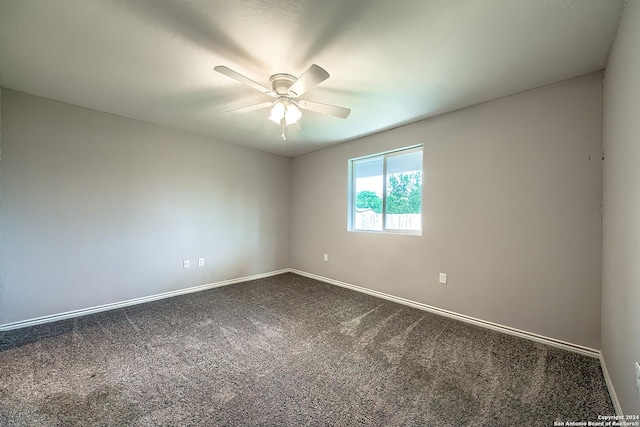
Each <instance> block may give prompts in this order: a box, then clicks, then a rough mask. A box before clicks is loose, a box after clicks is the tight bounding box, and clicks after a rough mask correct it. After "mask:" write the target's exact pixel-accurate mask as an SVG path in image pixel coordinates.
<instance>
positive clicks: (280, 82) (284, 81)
mask: <svg viewBox="0 0 640 427" xmlns="http://www.w3.org/2000/svg"><path fill="white" fill-rule="evenodd" d="M296 80H298V79H297V78H295V77H294V76H292V75H291V74H285V73H278V74H274V75H272V76H271V77H270V78H269V83H271V88H272V89H273V91H274V92H275V93H276V94H278V95H290V96H297V94H296V93H293V92H291V93H289V88H290V87H291V85H292V84H294V83H295V82H296Z"/></svg>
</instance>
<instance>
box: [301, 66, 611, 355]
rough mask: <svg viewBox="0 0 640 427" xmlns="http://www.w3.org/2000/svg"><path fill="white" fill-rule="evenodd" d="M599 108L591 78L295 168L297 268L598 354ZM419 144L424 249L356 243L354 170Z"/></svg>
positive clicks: (357, 144)
mask: <svg viewBox="0 0 640 427" xmlns="http://www.w3.org/2000/svg"><path fill="white" fill-rule="evenodd" d="M601 95H602V73H594V74H590V75H587V76H583V77H579V78H575V79H571V80H568V81H564V82H561V83H558V84H555V85H552V86H547V87H544V88H540V89H536V90H532V91H528V92H524V93H520V94H516V95H513V96H510V97H506V98H502V99H499V100H496V101H492V102H488V103H484V104H481V105H477V106H474V107H470V108H467V109H464V110H460V111H456V112H453V113H450V114H446V115H443V116H439V117H436V118H432V119H427V120H424V121H421V122H418V123H414V124H410V125H407V126H404V127H400V128H397V129H394V130H391V131H388V132H384V133H380V134H376V135H373V136H369V137H365V138H362V139H359V140H356V141H352V142H348V143H345V144H340V145H337V146H334V147H331V148H328V149H325V150H322V151H317V152H314V153H310V154H307V155H303V156H300V157H296V158H295V159H294V160H293V165H292V195H291V197H292V214H291V215H292V227H291V266H292V267H293V268H295V269H299V270H302V271H306V272H309V273H313V274H317V275H321V276H325V277H328V278H332V279H335V280H340V281H344V282H348V283H351V284H355V285H358V286H363V287H366V288H369V289H373V290H377V291H382V292H386V293H388V294H392V295H396V296H400V297H403V298H408V299H410V300H414V301H418V302H421V303H425V304H429V305H432V306H436V307H439V308H443V309H447V310H452V311H455V312H458V313H462V314H465V315H468V316H473V317H476V318H480V319H483V320H487V321H491V322H496V323H499V324H502V325H506V326H510V327H514V328H518V329H522V330H525V331H529V332H533V333H537V334H542V335H544V336H548V337H552V338H555V339H559V340H564V341H567V342H570V343H573V344H578V345H583V346H587V347H591V348H595V349H598V348H600V275H601V211H600V206H601V200H602V193H601V190H602V168H601V156H602V146H601V130H602V129H601V126H602V97H601ZM417 143H424V194H423V205H424V209H423V212H424V231H423V234H422V236H406V235H390V234H370V233H358V232H348V231H347V161H348V159H349V158H353V157H357V156H363V155H367V154H372V153H376V152H381V151H384V150H389V149H392V148H397V147H403V146H409V145H413V144H417ZM323 253H328V254H329V262H323ZM438 272H446V273H448V275H449V276H448V278H449V284H448V285H446V286H444V285H440V284H438Z"/></svg>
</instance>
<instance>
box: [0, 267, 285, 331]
mask: <svg viewBox="0 0 640 427" xmlns="http://www.w3.org/2000/svg"><path fill="white" fill-rule="evenodd" d="M289 271H290V269H288V268H285V269H282V270H276V271H270V272H268V273H261V274H254V275H253V276H246V277H239V278H236V279H229V280H223V281H221V282H215V283H207V284H205V285H199V286H193V287H191V288H185V289H178V290H175V291H169V292H163V293H161V294H156V295H150V296H147V297H141V298H134V299H130V300H126V301H121V302H114V303H111V304H104V305H98V306H95V307H90V308H83V309H80V310H73V311H67V312H64V313H59V314H53V315H49V316H42V317H37V318H35V319H28V320H22V321H19V322H13V323H6V324H4V325H0V331H9V330H12V329H19V328H26V327H28V326H35V325H41V324H43V323H49V322H56V321H58V320H64V319H70V318H73V317H80V316H86V315H87V314H93V313H99V312H101V311H107V310H114V309H118V308H123V307H129V306H131V305H137V304H142V303H145V302H151V301H156V300H159V299H164V298H170V297H174V296H177V295H184V294H190V293H193V292H199V291H204V290H207V289H212V288H219V287H221V286H227V285H233V284H234V283H241V282H248V281H250V280H256V279H262V278H264V277H270V276H276V275H278V274H282V273H288V272H289Z"/></svg>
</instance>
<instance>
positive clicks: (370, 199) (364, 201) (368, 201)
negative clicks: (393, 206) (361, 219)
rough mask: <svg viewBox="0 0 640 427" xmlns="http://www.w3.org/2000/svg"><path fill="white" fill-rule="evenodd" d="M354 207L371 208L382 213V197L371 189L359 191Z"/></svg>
mask: <svg viewBox="0 0 640 427" xmlns="http://www.w3.org/2000/svg"><path fill="white" fill-rule="evenodd" d="M356 208H358V209H371V210H372V211H374V212H375V213H377V214H379V213H382V197H380V196H378V195H377V194H376V193H374V192H373V191H366V190H365V191H361V192H359V193H358V194H357V196H356Z"/></svg>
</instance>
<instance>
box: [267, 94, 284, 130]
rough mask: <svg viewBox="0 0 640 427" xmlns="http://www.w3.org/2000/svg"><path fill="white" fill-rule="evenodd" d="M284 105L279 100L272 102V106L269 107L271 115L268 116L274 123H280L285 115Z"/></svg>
mask: <svg viewBox="0 0 640 427" xmlns="http://www.w3.org/2000/svg"><path fill="white" fill-rule="evenodd" d="M285 110H286V108H285V106H284V103H283V102H282V101H280V100H278V101H276V102H274V103H273V108H272V109H271V115H270V116H269V120H271V121H272V122H274V123H276V124H280V121H281V120H282V118H283V117H284V116H285Z"/></svg>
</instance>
